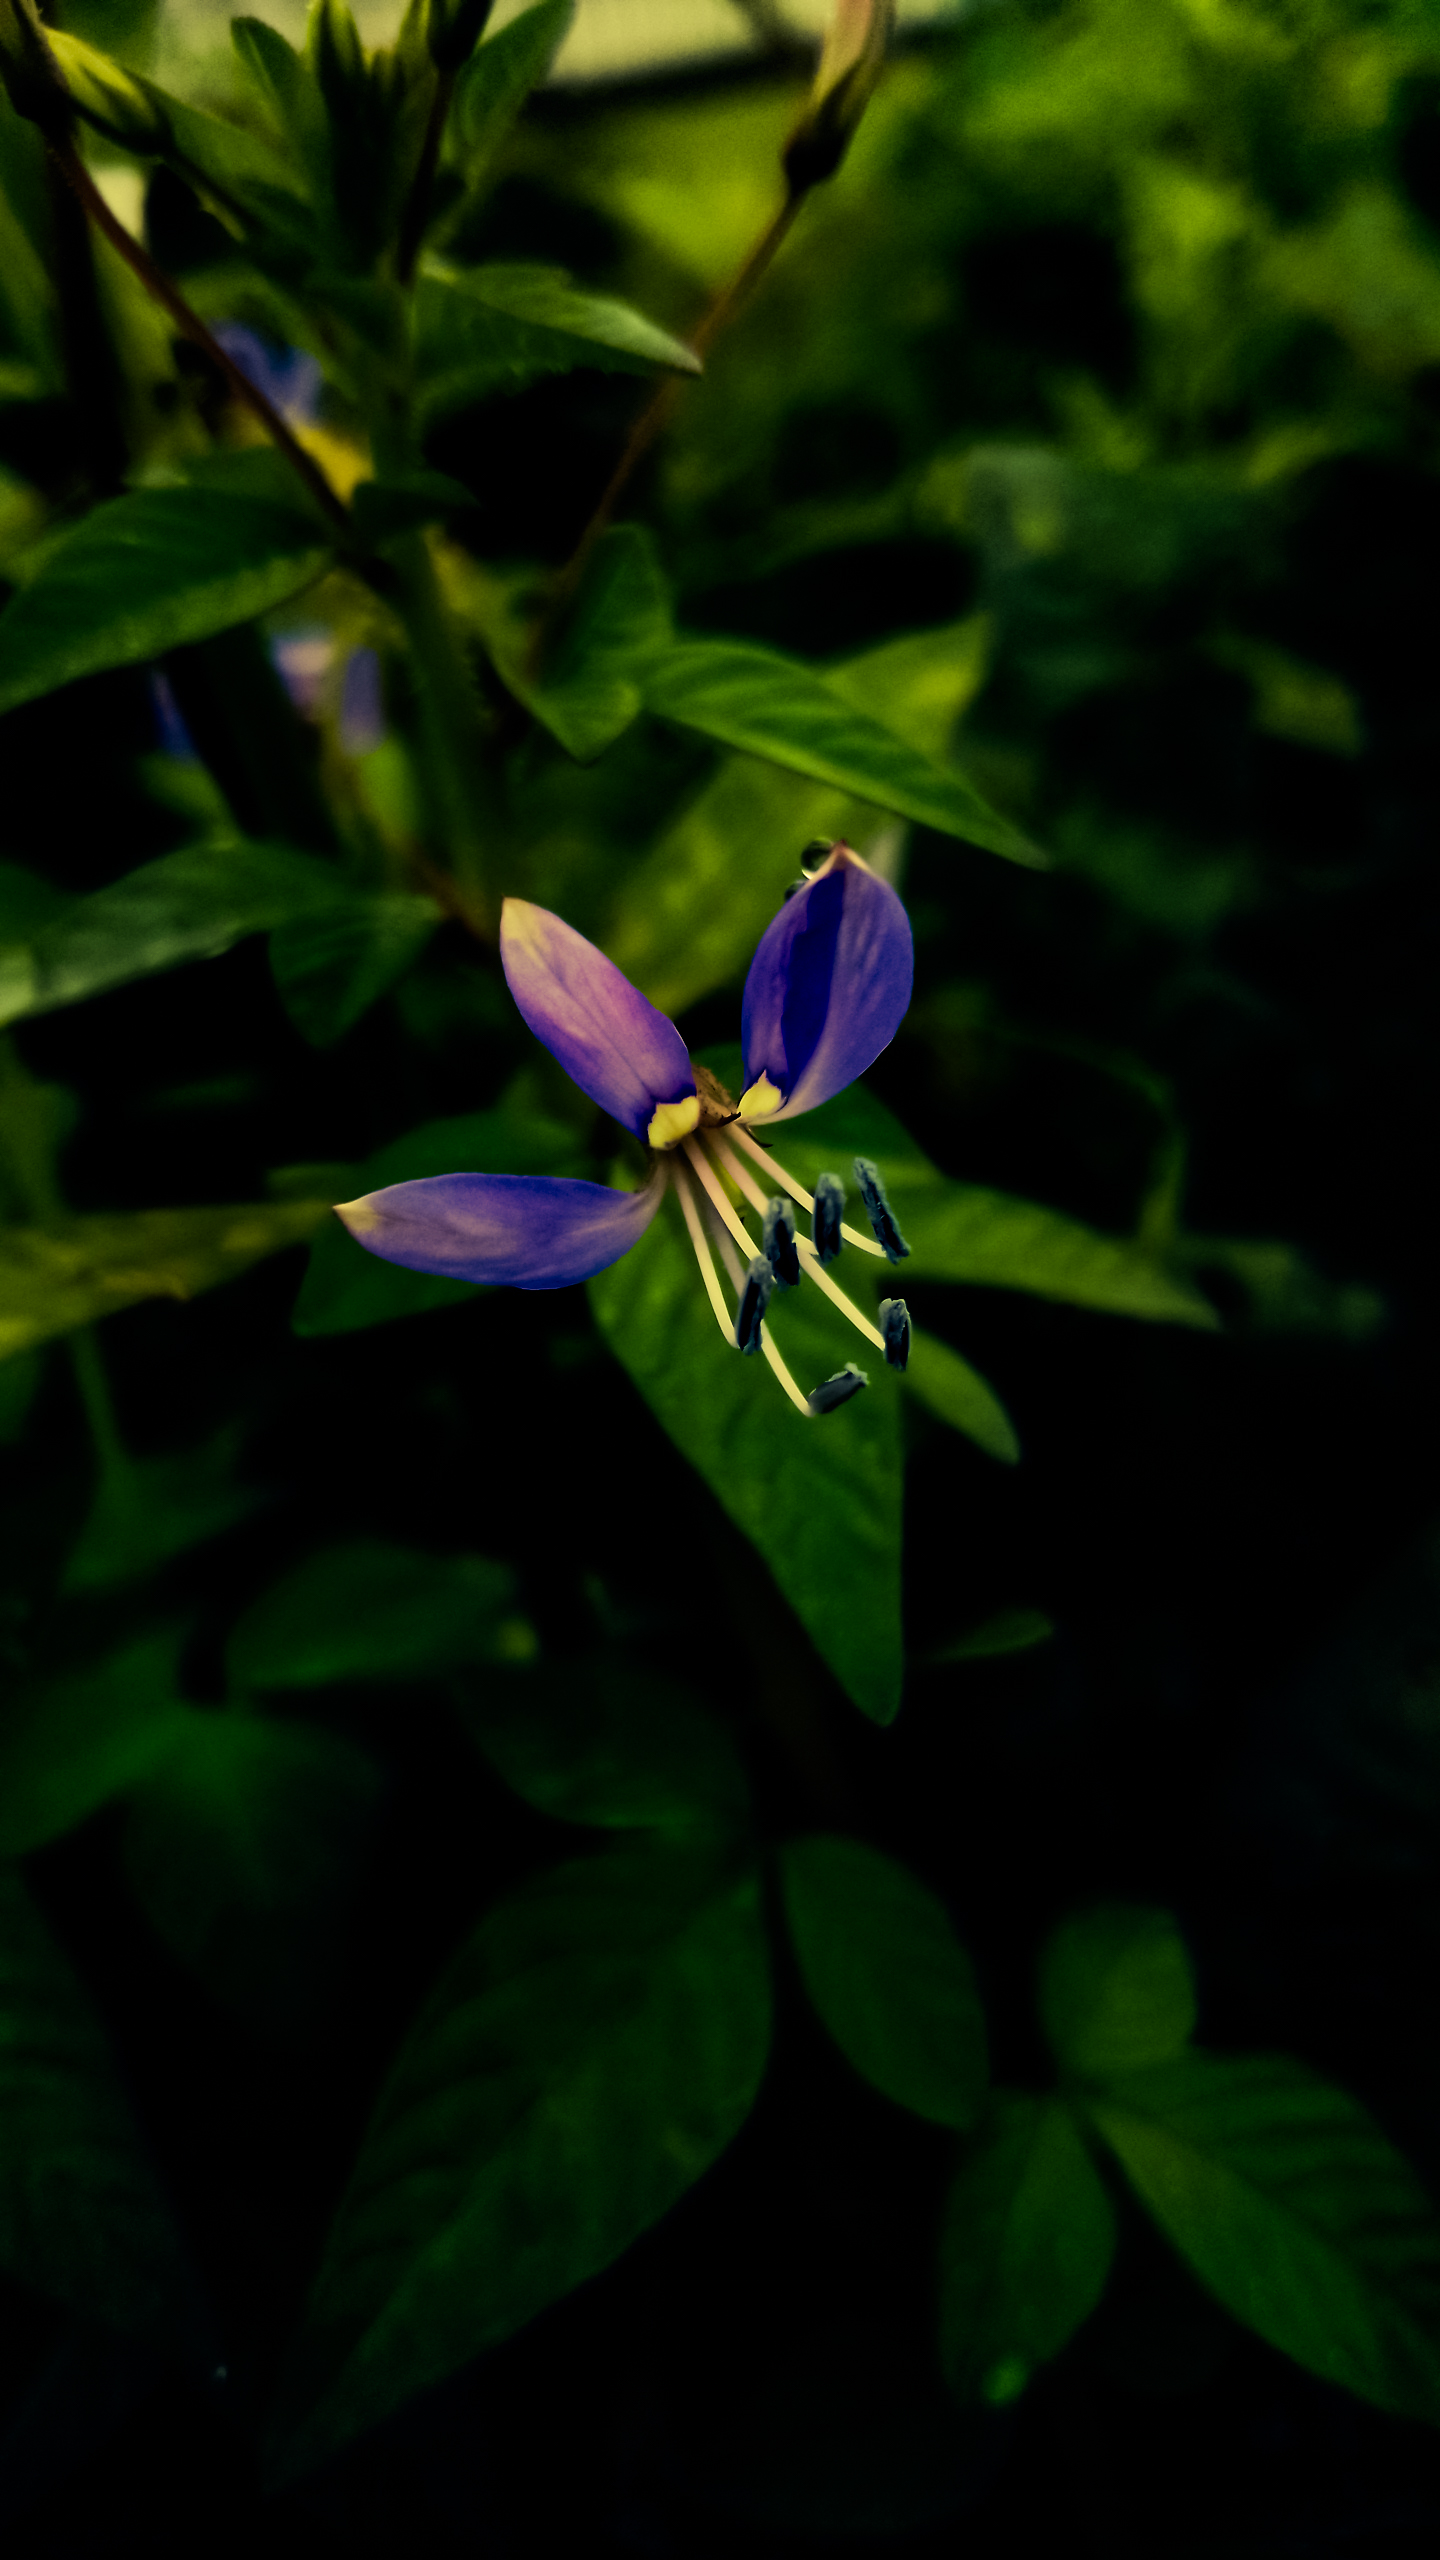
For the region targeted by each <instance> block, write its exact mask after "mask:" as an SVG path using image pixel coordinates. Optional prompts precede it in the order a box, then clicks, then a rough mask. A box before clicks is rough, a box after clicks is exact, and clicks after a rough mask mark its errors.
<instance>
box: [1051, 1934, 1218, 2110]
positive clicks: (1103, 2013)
mask: <svg viewBox="0 0 1440 2560" xmlns="http://www.w3.org/2000/svg"><path fill="white" fill-rule="evenodd" d="M1038 1997H1039V2006H1040V2018H1041V2023H1042V2025H1043V2026H1044V2029H1045V2033H1046V2035H1047V2036H1048V2038H1049V2040H1050V2045H1051V2049H1052V2051H1053V2053H1054V2055H1055V2059H1056V2061H1057V2063H1058V2064H1059V2066H1060V2069H1061V2070H1062V2072H1064V2073H1065V2074H1066V2075H1067V2077H1069V2078H1072V2079H1076V2080H1103V2079H1105V2078H1107V2077H1108V2076H1109V2074H1110V2073H1111V2072H1114V2071H1140V2070H1144V2069H1145V2068H1146V2067H1147V2066H1148V2065H1149V2064H1151V2063H1157V2062H1168V2061H1169V2060H1170V2059H1171V2057H1172V2056H1173V2055H1174V2054H1177V2053H1179V2052H1180V2051H1181V2050H1182V2048H1183V2047H1184V2046H1185V2045H1187V2044H1188V2043H1189V2041H1190V2038H1191V2036H1192V2035H1193V2034H1194V2032H1195V2016H1196V2010H1195V1978H1194V1974H1193V1972H1192V1970H1191V1965H1190V1957H1189V1953H1188V1951H1187V1949H1186V1945H1185V1941H1184V1939H1183V1938H1182V1937H1181V1935H1180V1931H1179V1929H1178V1928H1177V1926H1176V1924H1175V1920H1174V1918H1173V1916H1172V1914H1171V1913H1170V1912H1168V1911H1152V1910H1148V1909H1146V1908H1144V1907H1143V1906H1142V1905H1139V1904H1136V1903H1129V1902H1103V1903H1100V1904H1098V1905H1097V1906H1096V1907H1095V1908H1094V1909H1093V1910H1089V1911H1077V1912H1074V1913H1072V1915H1071V1917H1070V1918H1069V1919H1068V1920H1062V1921H1061V1923H1060V1926H1059V1928H1058V1929H1057V1930H1056V1931H1055V1932H1054V1934H1053V1936H1052V1937H1051V1938H1050V1939H1049V1940H1048V1942H1047V1944H1046V1946H1045V1948H1044V1950H1043V1952H1042V1954H1041V1958H1040V1971H1039V1980H1038Z"/></svg>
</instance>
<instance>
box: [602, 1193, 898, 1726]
mask: <svg viewBox="0 0 1440 2560" xmlns="http://www.w3.org/2000/svg"><path fill="white" fill-rule="evenodd" d="M589 1293H590V1303H591V1306H592V1307H593V1309H594V1311H595V1320H596V1323H597V1324H598V1325H599V1327H600V1330H601V1332H602V1334H603V1335H604V1337H605V1339H606V1341H607V1342H608V1343H609V1345H610V1347H611V1349H612V1351H613V1352H614V1354H615V1356H616V1358H617V1360H619V1361H620V1363H621V1365H622V1366H623V1367H624V1368H625V1369H626V1370H627V1371H628V1372H629V1375H630V1377H631V1378H632V1379H633V1381H634V1383H635V1385H636V1386H637V1387H638V1389H639V1391H640V1393H641V1395H643V1397H644V1398H645V1401H646V1403H647V1404H648V1405H649V1406H650V1409H651V1411H652V1412H653V1413H654V1414H655V1416H656V1417H657V1419H658V1421H659V1422H660V1425H661V1427H662V1429H663V1430H665V1431H666V1432H668V1434H669V1436H670V1438H671V1439H672V1440H673V1441H674V1443H675V1446H676V1448H677V1449H679V1450H680V1452H681V1453H682V1455H683V1456H684V1457H686V1458H688V1459H689V1461H690V1464H691V1466H692V1467H694V1468H695V1470H696V1472H697V1473H698V1474H699V1475H700V1476H701V1477H703V1479H704V1480H705V1482H706V1483H707V1484H708V1485H709V1487H710V1489H711V1491H712V1492H713V1494H714V1495H715V1497H716V1499H717V1500H718V1501H719V1502H720V1503H721V1505H722V1506H723V1508H724V1509H725V1510H726V1511H727V1512H728V1513H729V1516H730V1518H731V1519H732V1520H733V1521H734V1522H735V1524H736V1526H737V1527H738V1528H740V1529H743V1530H744V1532H745V1534H746V1536H747V1537H748V1538H749V1539H750V1540H751V1541H752V1542H753V1544H754V1546H755V1548H756V1549H757V1551H758V1553H759V1555H760V1556H761V1558H762V1559H763V1561H764V1563H765V1564H766V1565H767V1566H768V1568H769V1570H770V1572H771V1573H772V1574H773V1575H774V1577H775V1580H776V1582H777V1583H778V1584H779V1586H780V1589H781V1590H782V1591H783V1593H784V1595H785V1597H786V1599H787V1600H788V1601H789V1603H790V1606H791V1608H792V1609H793V1610H794V1612H795V1615H796V1616H797V1618H798V1619H799V1620H800V1623H801V1625H802V1626H803V1627H804V1629H805V1631H806V1634H807V1635H808V1636H809V1637H810V1640H811V1642H812V1643H813V1644H814V1646H815V1648H816V1650H817V1652H818V1653H819V1654H820V1656H821V1658H822V1659H823V1660H824V1661H825V1662H827V1663H828V1664H829V1666H830V1669H831V1670H832V1671H833V1672H834V1674H835V1676H836V1678H837V1680H839V1681H840V1683H841V1685H842V1687H844V1688H845V1689H846V1690H848V1692H849V1694H850V1696H851V1697H852V1698H853V1699H854V1701H855V1703H856V1705H857V1706H858V1707H859V1708H860V1709H861V1710H862V1711H863V1713H864V1714H866V1715H868V1716H871V1717H873V1718H874V1720H875V1722H876V1723H877V1724H888V1723H889V1722H890V1720H891V1718H892V1717H893V1716H894V1715H895V1714H896V1712H897V1710H898V1708H899V1705H900V1690H901V1682H902V1676H903V1668H904V1654H903V1639H902V1635H901V1626H900V1498H901V1482H900V1443H899V1406H898V1400H897V1393H896V1381H895V1380H894V1379H893V1378H892V1377H891V1376H890V1374H889V1373H888V1371H886V1370H885V1369H884V1367H883V1365H877V1370H876V1375H875V1381H874V1384H873V1385H872V1386H871V1388H870V1389H869V1392H868V1393H867V1394H864V1395H859V1396H855V1397H854V1398H852V1400H851V1401H850V1403H848V1404H846V1405H844V1406H842V1407H841V1408H840V1410H839V1411H838V1412H836V1413H831V1414H826V1415H823V1416H822V1417H821V1418H820V1419H819V1420H818V1421H806V1422H802V1421H801V1420H800V1418H799V1417H798V1416H797V1415H796V1414H795V1413H794V1412H793V1411H792V1410H791V1408H790V1407H789V1406H788V1405H787V1404H785V1403H783V1402H782V1401H781V1399H780V1397H779V1396H778V1395H776V1394H775V1393H774V1392H773V1391H771V1392H769V1393H766V1394H762V1395H757V1394H756V1393H755V1387H756V1384H757V1383H760V1382H758V1381H757V1380H756V1379H755V1376H754V1367H753V1365H752V1363H751V1362H749V1361H747V1360H743V1359H741V1358H740V1357H739V1355H738V1354H737V1353H736V1351H735V1348H734V1345H733V1343H729V1342H726V1341H725V1340H722V1339H721V1337H720V1335H719V1333H718V1330H717V1327H716V1323H715V1318H714V1316H713V1314H712V1313H711V1310H710V1307H709V1305H708V1303H707V1302H706V1300H705V1298H704V1296H703V1295H702V1294H701V1290H700V1287H699V1285H698V1276H697V1273H696V1270H695V1257H694V1254H693V1252H692V1250H691V1247H690V1244H689V1240H688V1238H687V1237H686V1235H685V1233H684V1230H683V1229H682V1227H681V1225H680V1221H679V1217H678V1215H670V1214H662V1215H661V1216H660V1217H658V1218H656V1219H655V1221H654V1223H653V1225H652V1226H651V1227H650V1229H649V1231H648V1233H647V1234H646V1235H644V1236H643V1237H642V1238H641V1240H640V1242H639V1244H638V1245H637V1246H636V1247H635V1248H634V1250H633V1252H631V1253H629V1254H627V1255H626V1257H625V1259H624V1261H623V1262H620V1263H617V1264H615V1265H614V1267H613V1268H612V1269H611V1270H609V1271H602V1272H601V1273H600V1274H599V1275H598V1277H597V1278H596V1279H594V1280H592V1281H591V1282H590V1284H589ZM822 1310H824V1302H823V1300H822V1301H820V1302H819V1304H818V1306H817V1303H816V1299H815V1295H814V1293H813V1292H812V1291H809V1290H806V1289H800V1290H797V1291H796V1293H795V1295H794V1297H793V1298H791V1299H790V1300H789V1301H788V1302H787V1304H786V1306H785V1308H784V1312H783V1314H782V1315H780V1317H779V1320H778V1322H776V1323H775V1324H774V1325H773V1327H772V1332H773V1335H774V1338H775V1340H776V1341H777V1343H778V1344H779V1346H780V1349H781V1351H782V1353H783V1356H784V1358H785V1360H786V1362H787V1364H788V1366H789V1367H790V1369H791V1370H792V1372H793V1373H794V1374H795V1376H796V1377H797V1379H798V1381H799V1383H800V1385H801V1388H802V1390H803V1391H805V1392H808V1391H809V1389H810V1388H812V1387H814V1386H818V1385H819V1383H820V1381H821V1380H822V1379H823V1378H827V1377H831V1376H833V1375H834V1373H835V1372H836V1371H837V1370H838V1369H839V1368H841V1367H842V1366H843V1364H844V1362H845V1360H846V1359H847V1358H848V1357H849V1353H850V1342H849V1340H848V1339H845V1338H843V1337H842V1333H841V1325H842V1319H840V1318H838V1317H837V1318H835V1319H834V1321H833V1322H832V1320H831V1317H830V1315H829V1312H828V1310H827V1311H822ZM764 1383H766V1384H767V1385H768V1381H766V1382H764Z"/></svg>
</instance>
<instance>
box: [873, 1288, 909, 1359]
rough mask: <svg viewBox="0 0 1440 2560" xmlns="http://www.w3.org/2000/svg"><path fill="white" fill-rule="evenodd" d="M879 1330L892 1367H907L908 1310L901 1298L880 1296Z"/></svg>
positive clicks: (886, 1355)
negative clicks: (883, 1337)
mask: <svg viewBox="0 0 1440 2560" xmlns="http://www.w3.org/2000/svg"><path fill="white" fill-rule="evenodd" d="M880 1330H881V1332H882V1333H883V1334H884V1336H885V1357H886V1360H887V1361H888V1362H889V1365H890V1367H891V1368H892V1369H904V1368H906V1367H908V1365H909V1360H910V1310H909V1308H908V1307H907V1306H906V1304H905V1301H904V1299H903V1298H882V1299H881V1301H880Z"/></svg>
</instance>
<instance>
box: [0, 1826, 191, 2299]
mask: <svg viewBox="0 0 1440 2560" xmlns="http://www.w3.org/2000/svg"><path fill="white" fill-rule="evenodd" d="M0 2267H3V2269H4V2271H5V2273H6V2275H7V2276H11V2277H13V2278H15V2279H16V2281H17V2282H19V2283H20V2284H23V2285H26V2286H28V2287H30V2289H31V2290H32V2291H34V2292H36V2293H40V2294H44V2295H46V2296H48V2297H49V2298H50V2299H51V2300H53V2301H56V2302H60V2303H63V2304H64V2306H65V2308H66V2310H67V2311H70V2312H72V2313H73V2314H74V2315H75V2316H76V2318H78V2319H80V2320H87V2321H98V2322H99V2323H100V2324H101V2326H102V2327H105V2328H109V2329H118V2330H119V2331H120V2332H121V2333H122V2334H123V2335H125V2336H126V2337H129V2338H135V2339H144V2340H146V2341H148V2342H150V2343H151V2344H153V2345H155V2346H158V2347H161V2348H163V2349H171V2350H173V2349H174V2348H175V2347H177V2346H179V2347H181V2348H182V2349H183V2348H187V2347H192V2346H193V2344H194V2307H193V2300H192V2294H191V2288H190V2283H189V2279H188V2277H187V2274H186V2270H185V2266H184V2262H183V2260H182V2257H181V2254H180V2244H179V2240H178V2238H177V2235H176V2232H175V2228H174V2225H173V2223H172V2222H171V2219H170V2215H169V2212H168V2210H167V2207H166V2204H165V2200H164V2197H163V2196H162V2194H161V2192H160V2188H159V2185H158V2182H157V2180H156V2178H155V2174H154V2171H153V2170H152V2168H151V2166H150V2163H149V2161H148V2159H147V2158H146V2156H145V2152H144V2149H143V2147H142V2144H141V2140H140V2135H139V2131H138V2129H137V2127H136V2125H135V2122H134V2119H133V2117H132V2115H131V2112H130V2108H129V2105H128V2103H127V2101H126V2098H125V2095H124V2092H123V2089H122V2087H121V2084H120V2079H119V2075H118V2073H117V2071H116V2069H115V2064H114V2061H113V2059H112V2057H111V2053H110V2049H109V2046H108V2044H107V2043H106V2040H105V2037H104V2036H103V2034H102V2033H101V2030H100V2027H99V2025H98V2024H97V2022H96V2020H95V2018H94V2017H93V2015H92V2013H91V2010H90V2007H89V2003H88V2002H87V2000H86V1998H85V1996H84V1993H83V1991H82V1990H81V1987H80V1985H79V1983H78V1982H77V1980H76V1978H75V1975H74V1974H73V1972H72V1971H71V1968H70V1966H69V1964H68V1963H67V1961H66V1959H65V1957H64V1956H63V1955H62V1954H61V1952H60V1949H59V1948H58V1947H57V1946H56V1944H55V1941H54V1939H53V1938H52V1937H51V1935H50V1932H49V1930H48V1929H47V1928H46V1926H45V1923H44V1921H43V1920H42V1919H41V1917H40V1914H39V1912H38V1911H37V1910H36V1908H35V1905H34V1903H33V1902H32V1900H31V1898H30V1896H29V1894H28V1893H27V1891H26V1889H25V1886H24V1884H23V1883H22V1881H21V1879H20V1877H19V1876H18V1875H17V1874H16V1873H15V1872H14V1870H13V1869H8V1868H0Z"/></svg>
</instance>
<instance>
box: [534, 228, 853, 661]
mask: <svg viewBox="0 0 1440 2560" xmlns="http://www.w3.org/2000/svg"><path fill="white" fill-rule="evenodd" d="M807 192H808V190H807V189H806V188H804V187H796V188H792V189H791V192H790V193H789V195H787V197H786V199H785V202H784V203H783V204H782V206H781V207H780V210H779V212H778V213H777V214H776V215H775V217H774V220H773V221H772V222H770V223H769V224H768V225H767V226H766V228H765V230H764V231H763V232H762V233H761V235H760V238H759V239H758V240H757V241H756V243H755V246H754V248H753V249H752V250H751V252H750V255H749V257H748V258H747V259H746V261H745V264H744V265H743V267H742V268H741V269H740V272H739V274H738V275H737V276H735V277H733V278H732V280H731V282H730V283H729V284H727V285H726V286H725V287H724V288H723V289H722V291H721V292H719V293H717V294H716V296H715V297H714V300H713V301H712V302H711V303H710V305H709V307H708V309H707V310H706V311H705V313H704V314H703V316H702V318H701V320H700V322H699V325H698V327H697V328H695V329H694V330H693V331H692V332H691V337H690V344H691V346H692V347H693V348H694V350H695V353H696V354H697V355H704V353H705V352H706V350H707V348H709V347H712V346H713V345H714V343H715V340H716V339H717V338H718V337H719V335H720V332H721V330H722V329H724V328H726V327H728V325H729V323H730V322H731V321H732V320H733V319H734V318H735V316H736V313H737V312H738V311H739V310H740V309H741V307H742V305H743V304H745V303H746V302H748V300H749V298H750V296H751V294H752V293H753V292H754V290H755V287H756V286H757V284H758V283H759V282H760V279H761V277H762V276H763V275H764V273H765V270H766V268H767V267H768V266H769V264H770V262H771V260H772V258H773V257H774V255H775V252H776V250H777V249H778V248H779V247H780V244H781V242H782V241H783V240H784V238H785V236H786V234H787V232H788V231H789V229H790V226H791V224H792V223H793V222H794V220H795V216H796V214H797V213H798V212H799V210H800V207H801V204H802V203H803V201H804V198H805V195H806V193H807ZM685 379H686V377H684V376H680V375H672V376H671V377H670V379H669V380H668V381H666V382H659V383H657V384H656V386H655V389H654V390H653V391H652V392H651V394H650V397H649V399H648V400H647V401H646V403H645V406H644V408H643V409H642V410H641V412H640V415H639V416H638V418H637V419H636V421H635V423H634V425H633V427H632V428H631V430H630V433H629V435H628V437H627V438H626V441H625V449H624V452H623V453H622V454H621V456H620V459H619V461H618V462H617V463H616V465H615V468H614V470H613V471H612V472H611V474H610V478H609V481H608V482H607V484H606V487H605V491H604V494H603V496H602V497H601V499H600V503H599V505H598V506H597V507H596V509H595V512H594V514H593V515H592V516H591V518H590V521H589V523H588V524H587V525H586V527H585V530H584V532H583V533H582V534H581V536H580V540H579V542H578V543H577V544H576V546H575V549H574V550H573V551H572V553H571V555H570V557H569V559H568V560H567V561H566V563H565V566H564V568H563V569H562V570H561V572H560V575H559V578H558V580H557V581H556V584H555V587H554V589H553V591H552V593H551V597H550V601H549V603H548V605H547V606H546V608H545V612H544V614H543V616H542V617H541V620H540V623H539V626H538V628H537V629H536V632H535V636H534V638H533V640H532V641H531V644H530V673H531V675H532V677H538V675H539V672H540V669H541V667H542V665H543V663H544V660H545V655H546V652H547V650H548V649H549V647H550V644H551V642H552V641H553V640H554V638H555V635H556V632H557V631H558V629H559V627H560V624H561V623H562V622H563V620H564V618H565V614H566V612H567V610H568V608H569V606H570V604H571V602H572V600H573V598H574V595H575V590H576V588H577V587H578V586H579V584H580V581H581V579H582V578H583V576H584V574H585V571H586V568H587V566H588V565H589V560H590V554H591V553H592V551H593V550H594V548H595V545H596V543H597V542H598V541H599V539H600V536H601V534H602V533H603V532H604V531H605V529H606V527H607V525H608V524H609V523H610V521H611V518H612V517H613V515H614V513H615V510H616V508H617V506H618V505H619V503H620V500H621V498H622V497H623V495H624V493H625V490H626V488H627V486H628V484H629V482H630V479H631V476H632V474H633V473H634V471H635V470H636V468H637V467H638V465H639V464H640V463H641V462H643V461H644V459H645V456H646V454H647V453H648V452H649V450H650V447H651V446H652V444H653V443H654V442H655V439H656V437H657V436H658V435H659V434H660V433H661V432H662V430H663V429H664V428H665V427H667V426H668V425H669V423H670V420H671V417H672V416H673V415H674V412H675V409H676V406H677V404H678V402H679V399H680V394H681V392H682V391H683V390H684V388H685Z"/></svg>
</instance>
